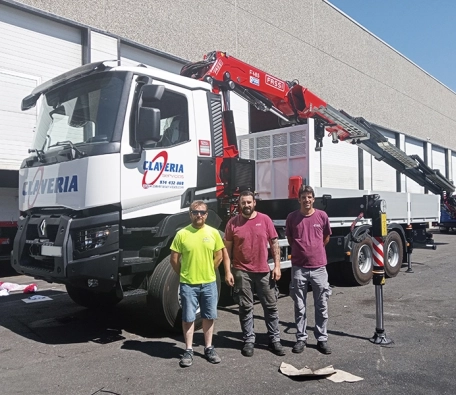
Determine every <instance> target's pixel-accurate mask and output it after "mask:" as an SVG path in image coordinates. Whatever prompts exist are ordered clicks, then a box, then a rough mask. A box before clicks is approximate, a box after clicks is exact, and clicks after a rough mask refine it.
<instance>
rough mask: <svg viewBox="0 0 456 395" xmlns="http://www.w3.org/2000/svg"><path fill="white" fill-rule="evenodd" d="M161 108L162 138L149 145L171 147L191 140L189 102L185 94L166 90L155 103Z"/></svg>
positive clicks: (156, 106) (152, 146)
mask: <svg viewBox="0 0 456 395" xmlns="http://www.w3.org/2000/svg"><path fill="white" fill-rule="evenodd" d="M155 108H158V109H159V110H160V135H161V138H160V140H159V141H158V142H157V143H155V144H153V145H151V146H149V147H147V148H154V147H171V146H174V145H177V144H181V143H183V142H185V141H189V131H188V103H187V98H186V97H185V96H184V95H179V94H177V93H174V92H172V91H169V90H167V89H166V90H165V93H164V94H163V97H162V99H161V100H160V101H159V102H158V103H157V104H156V105H155Z"/></svg>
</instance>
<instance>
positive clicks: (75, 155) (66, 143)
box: [48, 140, 86, 159]
mask: <svg viewBox="0 0 456 395" xmlns="http://www.w3.org/2000/svg"><path fill="white" fill-rule="evenodd" d="M57 146H61V147H70V148H71V158H72V159H78V158H83V157H84V156H85V155H86V154H85V152H84V151H81V150H80V149H79V148H77V147H76V146H75V145H74V144H73V143H72V142H71V141H70V140H67V141H59V142H58V143H55V144H53V145H50V146H49V147H48V149H49V148H51V147H57Z"/></svg>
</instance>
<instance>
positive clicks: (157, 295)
mask: <svg viewBox="0 0 456 395" xmlns="http://www.w3.org/2000/svg"><path fill="white" fill-rule="evenodd" d="M216 274H217V289H218V296H219V297H220V275H219V271H218V270H216ZM147 291H148V294H147V304H148V306H149V308H150V310H151V311H152V314H153V315H154V319H155V322H156V324H157V325H158V326H159V327H161V328H163V329H165V330H168V331H173V332H182V307H181V303H180V295H179V275H178V274H177V273H176V272H175V271H174V270H173V268H172V266H171V262H170V255H168V256H167V257H166V258H165V259H163V260H162V261H161V262H160V263H159V264H158V265H157V267H156V268H155V270H154V272H153V273H152V274H151V275H150V277H149V281H148V285H147ZM202 325H203V323H202V320H201V315H200V312H199V310H198V311H197V314H196V319H195V330H198V329H201V327H202Z"/></svg>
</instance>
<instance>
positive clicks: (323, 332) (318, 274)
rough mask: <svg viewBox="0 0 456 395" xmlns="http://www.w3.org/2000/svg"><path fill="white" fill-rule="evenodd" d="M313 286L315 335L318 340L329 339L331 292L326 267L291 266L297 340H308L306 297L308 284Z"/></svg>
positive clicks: (291, 287) (291, 290)
mask: <svg viewBox="0 0 456 395" xmlns="http://www.w3.org/2000/svg"><path fill="white" fill-rule="evenodd" d="M309 283H310V285H311V286H312V291H313V297H314V305H315V329H314V335H315V338H316V339H317V341H327V340H328V332H327V326H328V298H329V295H330V293H331V291H330V289H329V283H328V272H327V271H326V267H324V266H323V267H319V268H317V269H305V268H303V267H298V266H292V267H291V285H290V296H291V297H292V299H293V301H294V311H295V323H296V340H307V331H306V327H307V309H306V297H307V289H308V286H309Z"/></svg>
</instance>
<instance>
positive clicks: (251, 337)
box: [233, 269, 280, 343]
mask: <svg viewBox="0 0 456 395" xmlns="http://www.w3.org/2000/svg"><path fill="white" fill-rule="evenodd" d="M233 275H234V292H233V297H234V299H235V301H236V302H237V303H238V304H239V322H240V323H241V330H242V337H243V339H244V342H245V343H255V331H254V320H253V294H254V292H256V294H257V296H258V299H259V300H260V303H261V305H262V306H263V311H264V319H265V321H266V328H267V330H268V335H269V340H270V342H277V341H280V331H279V313H278V310H277V298H278V294H279V292H278V289H277V287H276V283H275V281H274V280H272V278H271V273H269V272H268V273H252V272H246V271H243V270H239V269H233Z"/></svg>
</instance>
